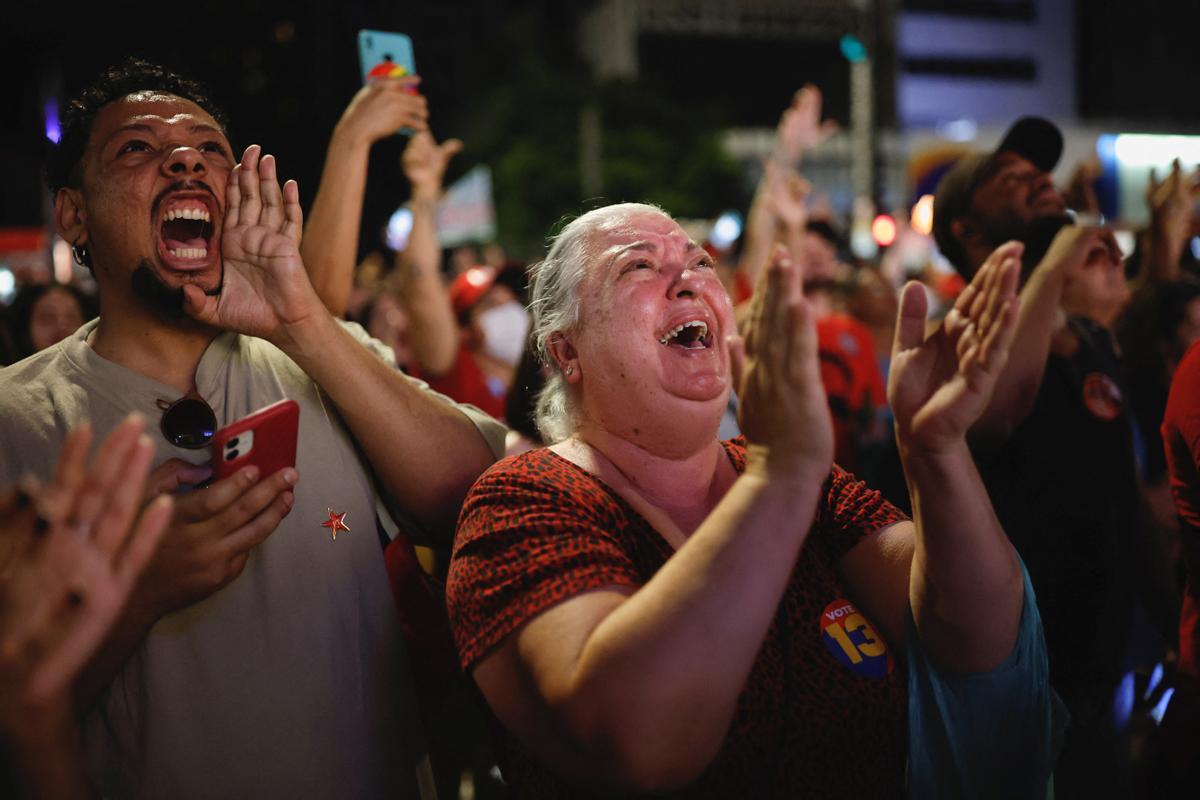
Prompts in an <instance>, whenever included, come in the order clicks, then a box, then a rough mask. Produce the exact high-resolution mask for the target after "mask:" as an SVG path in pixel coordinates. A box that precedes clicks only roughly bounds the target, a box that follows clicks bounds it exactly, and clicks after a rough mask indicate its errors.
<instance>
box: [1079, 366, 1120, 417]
mask: <svg viewBox="0 0 1200 800" xmlns="http://www.w3.org/2000/svg"><path fill="white" fill-rule="evenodd" d="M1083 404H1084V405H1085V406H1087V409H1088V411H1091V412H1092V414H1093V415H1095V416H1096V417H1097V418H1099V419H1102V420H1104V421H1105V422H1111V421H1113V420H1114V419H1116V418H1117V415H1118V414H1120V413H1121V390H1120V389H1118V388H1117V384H1115V383H1113V379H1112V378H1110V377H1108V376H1107V375H1105V374H1104V373H1103V372H1091V373H1088V376H1087V377H1086V378H1084V379H1083Z"/></svg>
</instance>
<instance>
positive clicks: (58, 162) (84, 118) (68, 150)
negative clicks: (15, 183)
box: [46, 58, 227, 192]
mask: <svg viewBox="0 0 1200 800" xmlns="http://www.w3.org/2000/svg"><path fill="white" fill-rule="evenodd" d="M147 91H149V92H165V93H167V94H173V95H175V96H176V97H182V98H183V99H184V100H190V101H192V102H193V103H195V104H196V105H198V106H200V108H202V109H204V110H205V111H207V112H208V113H209V115H211V116H212V118H213V119H214V120H216V121H217V124H218V125H220V126H221V127H222V128H225V127H227V121H226V116H225V112H224V111H222V110H221V109H220V108H219V107H218V106H217V105H216V104H215V103H214V102H213V101H212V99H211V96H210V94H209V92H208V90H207V89H205V88H204V86H203V85H201V84H200V83H197V82H196V81H193V80H191V79H189V78H185V77H183V76H182V75H178V74H176V73H174V72H171V71H170V70H167V69H166V68H164V67H161V66H159V65H157V64H151V63H150V62H148V61H143V60H141V59H137V58H129V59H127V60H126V61H125V62H123V63H121V64H119V65H117V66H114V67H109V68H108V69H106V70H105V71H104V72H102V73H101V74H100V77H99V78H98V79H97V80H96V82H95V83H93V84H92V85H91V86H89V87H88V88H87V89H84V90H83V91H82V92H80V93H79V95H78V96H77V97H75V99H73V100H71V101H70V102H69V103H68V104H67V106H66V108H65V109H64V110H63V115H62V138H60V139H59V142H58V144H57V145H56V146H54V147H52V148H51V150H50V154H49V158H48V159H47V162H46V185H47V186H49V187H50V191H51V192H57V191H58V190H59V189H61V188H63V187H65V186H69V187H78V186H79V181H80V178H81V175H80V174H79V162H80V161H81V160H82V159H83V151H84V149H85V148H86V147H87V143H88V138H89V137H90V136H91V134H92V123H93V122H95V120H96V114H97V113H99V111H100V109H102V108H104V106H106V105H108V104H109V103H111V102H113V101H114V100H120V99H121V98H122V97H125V96H126V95H129V94H133V93H135V92H147Z"/></svg>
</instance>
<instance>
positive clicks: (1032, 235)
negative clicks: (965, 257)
mask: <svg viewBox="0 0 1200 800" xmlns="http://www.w3.org/2000/svg"><path fill="white" fill-rule="evenodd" d="M975 222H976V224H977V225H979V227H980V232H981V233H982V234H983V238H984V241H986V242H988V244H989V245H990V246H991V247H993V248H996V247H999V246H1000V245H1002V244H1004V243H1005V242H1010V241H1013V240H1016V241H1018V242H1020V243H1021V244H1023V245H1025V252H1024V253H1023V254H1022V255H1021V283H1022V285H1023V284H1024V283H1025V280H1026V279H1027V278H1028V277H1029V275H1030V273H1031V272H1033V268H1034V267H1036V266H1037V265H1038V264H1039V263H1041V260H1042V258H1043V257H1044V256H1045V255H1046V251H1047V250H1049V249H1050V243H1051V242H1053V241H1054V237H1055V236H1057V235H1058V232H1059V231H1060V230H1062V229H1063V226H1065V225H1070V224H1072V223H1073V222H1074V220H1073V219H1072V218H1071V217H1070V215H1068V214H1047V215H1044V216H1040V217H1037V218H1035V219H1033V220H1031V221H1029V222H1025V221H1024V220H1020V219H1016V218H1013V217H1005V218H1003V219H991V220H984V219H982V218H980V219H976V220H975Z"/></svg>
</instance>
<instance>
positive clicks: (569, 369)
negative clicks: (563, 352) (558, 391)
mask: <svg viewBox="0 0 1200 800" xmlns="http://www.w3.org/2000/svg"><path fill="white" fill-rule="evenodd" d="M574 371H575V367H574V365H572V364H568V365H567V368H566V369H564V370H563V374H564V375H570V374H571V373H573V372H574Z"/></svg>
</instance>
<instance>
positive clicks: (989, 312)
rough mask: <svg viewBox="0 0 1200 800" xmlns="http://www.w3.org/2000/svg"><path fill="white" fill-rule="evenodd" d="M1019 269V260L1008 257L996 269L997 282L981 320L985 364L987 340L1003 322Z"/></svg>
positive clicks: (981, 350) (982, 358)
mask: <svg viewBox="0 0 1200 800" xmlns="http://www.w3.org/2000/svg"><path fill="white" fill-rule="evenodd" d="M1019 270H1020V264H1019V262H1017V261H1016V260H1015V259H1007V260H1006V261H1004V263H1002V264H1001V265H1000V266H999V268H998V269H997V271H996V272H997V275H996V282H995V284H994V285H993V286H992V290H991V292H990V296H989V297H988V306H987V308H986V309H985V310H984V312H983V316H982V317H981V318H980V321H979V334H980V338H981V341H983V342H984V343H985V344H984V346H983V347H982V348H981V349H980V352H979V357H980V360H981V362H982V363H984V364H986V363H987V360H988V355H989V353H988V348H987V346H986V342H987V341H988V340H989V337H990V336H991V333H992V331H993V329H994V328H996V327H997V326H999V325H1001V324H1002V322H1003V318H1004V315H1005V313H1006V312H1007V309H1008V307H1009V306H1010V305H1011V304H1010V303H1009V301H1010V300H1011V299H1012V298H1013V296H1014V295H1015V294H1016V286H1017V275H1018V272H1019Z"/></svg>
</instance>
